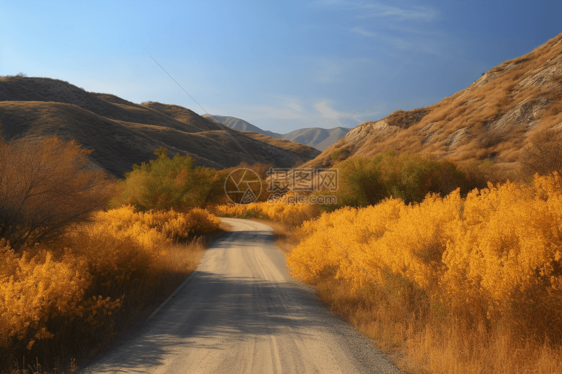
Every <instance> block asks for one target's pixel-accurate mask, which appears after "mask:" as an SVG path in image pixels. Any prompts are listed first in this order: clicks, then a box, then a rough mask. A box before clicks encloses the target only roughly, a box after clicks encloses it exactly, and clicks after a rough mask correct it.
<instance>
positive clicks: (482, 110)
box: [306, 34, 562, 168]
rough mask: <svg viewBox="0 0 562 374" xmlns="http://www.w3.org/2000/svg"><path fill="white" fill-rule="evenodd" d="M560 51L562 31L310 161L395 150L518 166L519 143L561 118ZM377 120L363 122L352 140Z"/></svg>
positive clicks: (315, 163) (324, 162)
mask: <svg viewBox="0 0 562 374" xmlns="http://www.w3.org/2000/svg"><path fill="white" fill-rule="evenodd" d="M560 56H562V34H561V35H559V36H557V37H556V38H553V39H552V40H550V41H549V42H547V43H546V44H544V45H542V46H540V47H538V48H536V49H535V50H534V51H532V52H531V53H529V54H527V55H525V56H522V57H519V58H516V59H514V60H510V61H506V62H504V63H502V64H501V65H499V66H497V67H495V68H493V69H491V70H490V71H488V72H487V73H486V74H484V75H483V76H482V77H481V78H479V79H478V80H477V81H476V82H474V83H473V84H472V85H470V86H469V87H468V88H466V89H464V90H462V91H459V92H457V93H455V94H454V95H452V96H450V97H447V98H445V99H443V100H442V101H441V102H439V103H436V104H434V105H430V106H428V107H426V108H418V109H414V110H410V111H402V110H398V111H396V112H394V113H392V114H390V115H388V116H387V117H385V118H384V119H383V120H384V121H385V122H386V123H387V124H388V125H390V126H395V127H394V128H395V129H398V131H386V132H384V131H371V132H370V133H369V134H368V135H366V136H360V137H358V138H356V139H355V140H354V141H353V142H351V141H346V138H344V139H343V140H342V141H339V142H338V143H336V144H334V145H333V146H331V147H329V148H327V149H326V150H325V151H324V152H323V153H322V154H321V155H320V156H318V157H317V158H316V159H315V160H313V161H311V162H309V163H307V164H306V166H312V167H318V166H321V165H322V166H326V165H329V164H330V155H331V154H333V153H334V152H335V151H337V150H338V149H342V148H347V149H348V150H350V151H351V152H350V155H349V156H352V155H354V154H360V155H361V156H371V155H375V154H377V153H380V152H383V151H385V150H388V149H393V150H396V151H398V152H405V151H407V152H410V153H417V152H423V153H431V154H433V155H435V156H437V157H447V158H450V159H453V160H455V161H465V160H483V159H488V160H493V161H494V162H497V163H501V164H510V163H511V164H517V165H518V160H519V158H520V154H521V149H522V148H523V147H524V146H525V144H527V142H528V141H529V139H530V138H532V137H533V136H534V134H535V133H537V132H540V131H542V130H545V129H550V128H552V127H554V126H557V125H560V124H562V114H561V112H562V100H561V99H562V89H561V87H562V57H560ZM381 121H382V120H381ZM372 124H373V122H372V121H370V122H366V123H365V124H363V125H359V126H358V127H357V128H356V129H354V130H352V131H350V132H349V133H348V138H347V139H352V138H353V137H352V136H353V134H354V133H358V132H359V131H362V130H361V128H362V127H367V126H369V125H372ZM506 166H507V167H508V168H513V165H512V166H509V165H506Z"/></svg>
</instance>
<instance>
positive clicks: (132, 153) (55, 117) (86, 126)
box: [0, 76, 319, 177]
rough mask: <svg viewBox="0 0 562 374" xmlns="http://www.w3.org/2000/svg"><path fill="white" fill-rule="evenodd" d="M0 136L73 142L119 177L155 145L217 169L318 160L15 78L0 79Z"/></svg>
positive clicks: (302, 151) (157, 111) (286, 145)
mask: <svg viewBox="0 0 562 374" xmlns="http://www.w3.org/2000/svg"><path fill="white" fill-rule="evenodd" d="M227 132H228V133H227ZM0 135H1V136H2V137H3V138H4V139H5V140H7V141H9V140H12V139H15V140H17V139H19V140H22V141H34V142H35V141H38V140H40V139H43V138H45V137H49V136H52V135H58V136H59V137H61V138H63V139H67V140H70V139H76V141H77V142H78V143H79V144H81V145H82V146H84V147H85V148H86V149H92V150H93V152H92V154H91V156H90V160H91V161H92V163H93V164H95V165H97V166H99V167H101V168H103V169H105V170H106V171H108V172H109V173H111V174H113V175H116V176H118V177H121V176H122V175H123V173H125V172H127V171H130V170H131V166H132V165H133V164H134V163H137V164H138V163H141V162H146V161H148V160H150V159H153V158H155V156H154V150H155V149H156V148H159V147H165V148H167V149H169V150H170V153H171V154H175V153H178V152H179V153H180V154H182V155H185V154H188V155H191V156H192V157H194V158H195V159H196V164H197V165H202V166H209V167H215V168H218V169H222V168H225V167H231V166H235V165H238V164H239V163H240V162H243V161H244V162H247V163H250V164H252V163H255V162H262V163H267V164H269V163H271V164H274V165H275V166H278V167H290V166H293V165H294V164H295V163H302V162H305V161H308V160H310V159H312V158H314V157H315V156H317V155H318V154H319V151H318V150H316V149H314V148H311V147H308V146H305V145H302V144H298V143H294V142H288V141H284V142H280V141H279V139H275V138H271V137H268V136H260V137H259V139H257V138H255V137H250V136H246V135H244V134H243V133H241V132H239V131H236V130H232V129H229V128H228V127H227V126H223V125H221V124H218V123H217V122H215V121H211V120H209V119H207V118H204V117H201V116H199V115H198V114H197V113H195V112H193V111H191V110H189V109H186V108H183V107H180V106H176V105H166V104H160V103H155V102H146V103H142V104H135V103H132V102H129V101H126V100H123V99H121V98H119V97H117V96H114V95H109V94H100V93H91V92H87V91H85V90H83V89H81V88H78V87H76V86H74V85H72V84H70V83H68V82H64V81H60V80H55V79H49V78H27V77H18V76H16V77H0ZM233 138H234V139H235V140H236V141H237V142H238V143H239V144H240V145H241V146H242V147H243V148H245V149H246V150H247V151H248V153H249V154H250V156H251V157H250V156H248V155H247V154H246V153H245V152H244V151H243V150H242V149H241V148H240V147H239V146H238V145H237V144H236V142H235V141H234V140H233Z"/></svg>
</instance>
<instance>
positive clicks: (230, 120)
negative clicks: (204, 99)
mask: <svg viewBox="0 0 562 374" xmlns="http://www.w3.org/2000/svg"><path fill="white" fill-rule="evenodd" d="M203 117H208V118H212V119H214V120H215V121H217V122H220V123H222V124H223V125H226V126H228V127H230V128H231V129H234V130H238V131H253V132H257V133H258V134H263V135H267V136H272V137H274V138H278V139H285V140H290V141H292V142H297V143H301V144H305V145H308V146H311V147H314V148H316V149H318V150H320V151H323V150H324V149H326V148H328V147H329V146H331V145H332V144H334V143H335V142H337V141H338V140H340V139H341V138H343V137H344V136H345V135H346V134H347V133H348V132H349V131H350V130H351V129H350V128H346V127H334V128H332V129H322V128H319V127H310V128H305V129H299V130H295V131H291V132H289V133H287V134H278V133H276V132H271V131H267V130H262V129H260V128H259V127H257V126H254V125H252V124H251V123H249V122H246V121H244V120H243V119H240V118H236V117H228V116H217V115H214V114H213V115H207V114H205V115H204V116H203Z"/></svg>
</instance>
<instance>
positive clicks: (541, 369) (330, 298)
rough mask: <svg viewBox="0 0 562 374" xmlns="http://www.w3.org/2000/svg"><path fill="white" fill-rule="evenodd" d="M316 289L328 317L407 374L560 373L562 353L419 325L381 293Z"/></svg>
mask: <svg viewBox="0 0 562 374" xmlns="http://www.w3.org/2000/svg"><path fill="white" fill-rule="evenodd" d="M315 288H316V290H317V292H318V295H319V296H320V298H321V299H322V300H323V301H324V302H325V303H326V304H327V305H328V307H329V308H330V310H331V311H332V312H334V313H335V314H337V315H339V316H340V317H342V318H343V319H345V320H347V321H349V322H351V323H352V324H353V325H354V326H355V327H356V328H357V329H358V330H359V331H360V332H361V333H362V334H363V335H365V336H367V337H369V338H371V339H373V341H374V342H375V343H376V344H377V346H378V347H379V348H381V349H382V350H383V351H384V352H385V353H387V354H388V355H389V356H390V357H391V358H392V360H393V361H394V362H396V363H397V364H398V365H399V367H400V368H401V369H402V370H404V371H405V372H407V373H419V374H425V373H433V374H441V373H442V374H450V373H466V374H469V373H470V374H485V373H502V374H519V373H520V374H523V373H541V374H547V373H551V374H555V373H560V368H561V367H562V349H558V350H556V349H553V348H550V347H548V346H544V345H538V344H534V343H533V342H528V343H527V344H526V345H524V346H523V347H521V346H516V345H514V344H513V341H511V339H510V337H509V336H505V335H502V334H501V333H498V334H496V335H490V334H489V333H487V332H486V331H484V329H469V328H466V327H463V326H462V324H461V323H460V322H459V323H447V324H442V323H440V322H439V321H429V322H428V323H424V324H421V325H420V324H419V323H416V322H411V321H410V320H408V319H407V318H405V317H404V314H403V313H402V312H401V311H400V309H398V308H397V307H396V306H394V305H392V304H391V303H389V301H388V298H387V297H386V296H385V295H384V294H383V293H382V292H376V291H375V290H372V289H365V290H363V292H361V291H360V292H358V293H357V294H356V295H354V296H353V297H351V296H350V293H349V289H350V285H349V284H347V282H345V281H343V280H334V279H332V278H326V279H324V280H322V281H320V282H318V283H317V284H315ZM374 291H375V292H374Z"/></svg>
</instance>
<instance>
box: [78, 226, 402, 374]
mask: <svg viewBox="0 0 562 374" xmlns="http://www.w3.org/2000/svg"><path fill="white" fill-rule="evenodd" d="M223 220H224V221H225V222H226V223H228V224H229V225H230V226H231V227H232V230H233V231H232V232H230V233H227V234H226V235H223V236H222V237H220V238H219V239H217V240H215V241H214V242H213V244H212V245H211V246H210V247H209V248H208V249H207V251H206V253H205V255H204V256H203V259H202V260H201V264H200V266H199V268H198V269H197V270H196V271H195V272H194V273H193V274H192V275H191V277H190V278H189V280H188V281H187V282H186V283H185V285H184V286H183V288H181V290H179V292H177V293H176V294H175V296H174V297H173V298H171V299H170V300H169V301H168V302H167V303H166V304H165V305H164V306H163V307H162V308H161V309H160V310H159V311H158V313H156V315H154V316H153V317H152V318H151V319H150V320H149V321H148V322H147V323H146V324H145V325H144V326H143V327H142V328H140V329H138V331H136V332H135V333H134V334H128V336H127V337H125V338H121V339H120V341H119V342H117V343H116V344H115V346H114V347H111V349H110V351H109V352H108V353H107V354H105V355H103V357H101V358H100V359H99V360H97V361H96V362H95V363H93V364H92V365H90V366H89V367H87V368H84V369H83V370H81V373H167V374H176V373H177V374H180V373H181V374H184V373H224V374H236V373H256V374H268V373H295V374H304V373H399V371H398V370H397V369H396V368H395V367H394V365H392V364H391V363H390V361H389V360H388V359H387V358H386V357H385V356H384V355H383V354H382V353H380V352H379V351H378V350H377V348H376V347H375V346H374V345H373V344H372V343H371V342H370V341H369V340H368V339H366V338H364V337H362V336H361V335H360V334H359V333H358V332H356V331H355V330H354V329H353V328H352V327H351V326H350V325H349V324H348V323H346V322H343V321H341V320H340V319H339V318H338V317H335V316H332V315H331V314H330V312H329V311H328V310H327V309H326V307H324V306H322V305H320V303H319V302H318V301H317V299H316V297H315V295H314V291H313V290H312V289H311V288H309V287H307V286H304V285H302V284H300V283H299V282H296V281H294V280H293V279H292V278H291V277H290V275H289V274H288V273H287V269H286V268H285V264H286V261H285V255H284V254H283V253H281V252H280V251H279V250H278V249H277V248H276V247H275V244H274V240H273V231H272V229H271V228H270V227H269V226H267V225H264V224H261V223H257V222H253V221H248V220H241V219H234V218H224V219H223Z"/></svg>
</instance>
